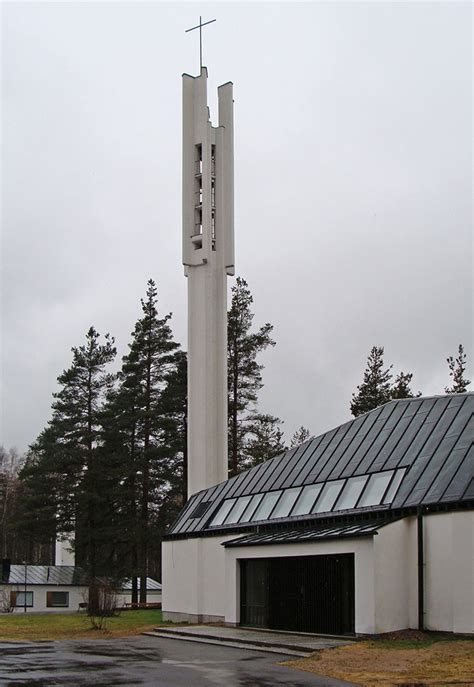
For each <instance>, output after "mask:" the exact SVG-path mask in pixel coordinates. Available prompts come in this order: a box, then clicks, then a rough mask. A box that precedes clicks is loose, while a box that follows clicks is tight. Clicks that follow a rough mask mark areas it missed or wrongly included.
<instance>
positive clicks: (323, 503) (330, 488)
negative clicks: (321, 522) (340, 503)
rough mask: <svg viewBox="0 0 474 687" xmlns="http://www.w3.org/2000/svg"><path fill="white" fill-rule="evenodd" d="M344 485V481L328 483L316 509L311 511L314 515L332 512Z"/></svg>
mask: <svg viewBox="0 0 474 687" xmlns="http://www.w3.org/2000/svg"><path fill="white" fill-rule="evenodd" d="M343 484H344V480H343V479H339V480H336V481H335V482H326V484H325V485H324V489H323V490H322V492H321V494H320V496H319V498H318V500H317V502H316V504H315V506H314V508H313V509H312V510H311V512H312V513H326V512H327V511H330V510H331V509H332V507H333V506H334V503H335V501H336V499H337V497H338V495H339V492H340V491H341V489H342V485H343Z"/></svg>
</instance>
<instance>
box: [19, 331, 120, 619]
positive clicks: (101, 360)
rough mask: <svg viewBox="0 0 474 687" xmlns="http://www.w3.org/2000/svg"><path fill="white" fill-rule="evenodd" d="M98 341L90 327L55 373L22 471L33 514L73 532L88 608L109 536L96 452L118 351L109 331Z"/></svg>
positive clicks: (103, 476)
mask: <svg viewBox="0 0 474 687" xmlns="http://www.w3.org/2000/svg"><path fill="white" fill-rule="evenodd" d="M99 339H100V335H99V334H98V332H97V331H96V330H95V329H94V327H91V328H90V329H89V331H88V332H87V334H86V343H85V345H83V346H79V347H74V348H73V349H72V353H73V359H72V364H71V367H69V368H68V369H67V370H65V371H64V372H63V373H62V374H61V375H60V376H59V377H58V383H59V385H60V387H61V388H60V390H59V391H58V392H57V393H55V394H53V397H54V399H55V400H54V402H53V405H52V409H53V414H52V418H51V420H50V422H49V424H48V426H47V427H46V429H45V430H43V432H42V433H41V434H40V436H39V437H38V439H37V441H36V442H35V444H34V445H33V446H32V448H31V453H30V456H29V458H28V460H27V462H26V465H25V467H24V468H23V470H22V472H21V477H22V480H23V481H24V484H25V489H26V491H27V495H28V500H29V503H30V505H31V504H32V503H34V502H35V501H36V503H37V504H38V505H39V506H40V507H39V508H38V509H37V510H36V511H35V516H36V517H37V518H38V520H39V521H40V522H42V524H43V526H45V527H46V526H47V525H48V523H49V526H51V520H52V513H53V512H54V521H55V524H56V526H57V528H58V531H59V532H60V533H62V534H67V533H68V532H74V533H75V537H76V555H77V554H78V553H79V557H80V558H81V559H82V560H81V563H82V564H83V565H84V567H85V568H86V570H87V572H88V574H89V577H90V579H91V586H90V589H89V607H90V609H91V610H92V611H93V610H94V606H95V604H96V602H97V599H96V596H95V593H94V590H95V588H96V587H95V580H96V579H97V576H98V575H99V574H101V573H102V572H104V571H105V567H106V566H105V565H104V549H105V547H106V545H107V542H108V541H109V540H110V532H109V531H108V529H107V525H106V524H107V522H108V518H107V515H108V513H107V511H106V508H107V504H106V500H105V498H104V494H105V493H106V489H105V488H104V481H105V482H106V481H107V480H108V479H109V475H108V469H107V465H104V462H103V457H102V456H101V453H100V447H101V432H102V427H101V412H102V404H103V400H104V397H105V395H106V393H107V392H108V390H109V389H110V387H111V385H112V384H113V381H114V376H113V375H111V374H110V373H108V372H106V367H107V365H108V364H109V363H110V362H111V361H112V360H113V359H114V357H115V353H116V350H115V347H114V340H113V338H111V337H110V336H109V335H108V334H107V335H106V336H105V342H104V343H103V344H101V343H100V341H99ZM43 499H44V506H43V507H41V500H43ZM38 502H39V503H38Z"/></svg>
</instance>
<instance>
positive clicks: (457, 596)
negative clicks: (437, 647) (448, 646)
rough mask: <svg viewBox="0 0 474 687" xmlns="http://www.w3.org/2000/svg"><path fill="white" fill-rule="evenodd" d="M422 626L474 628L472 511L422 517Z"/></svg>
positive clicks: (456, 629)
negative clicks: (423, 611)
mask: <svg viewBox="0 0 474 687" xmlns="http://www.w3.org/2000/svg"><path fill="white" fill-rule="evenodd" d="M424 556H425V627H426V629H428V630H444V631H447V632H461V633H473V632H474V512H473V511H458V512H455V513H439V514H434V515H430V516H428V517H425V518H424Z"/></svg>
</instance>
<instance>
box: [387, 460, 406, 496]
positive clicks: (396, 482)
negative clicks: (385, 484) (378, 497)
mask: <svg viewBox="0 0 474 687" xmlns="http://www.w3.org/2000/svg"><path fill="white" fill-rule="evenodd" d="M404 474H405V468H401V469H400V470H397V471H396V473H395V477H394V478H393V480H392V483H391V484H390V487H389V489H388V491H387V494H386V496H385V498H384V500H383V502H384V503H392V501H393V499H394V498H395V496H396V493H397V491H398V487H399V486H400V482H401V481H402V479H403V475H404Z"/></svg>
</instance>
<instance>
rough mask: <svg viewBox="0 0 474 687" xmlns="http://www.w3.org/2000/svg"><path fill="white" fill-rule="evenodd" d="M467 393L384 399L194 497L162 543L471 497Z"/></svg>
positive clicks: (470, 400) (473, 404) (473, 424)
mask: <svg viewBox="0 0 474 687" xmlns="http://www.w3.org/2000/svg"><path fill="white" fill-rule="evenodd" d="M473 411H474V394H454V395H446V396H434V397H429V398H411V399H400V400H394V401H390V402H389V403H387V404H385V405H383V406H380V407H379V408H376V409H375V410H372V411H370V412H368V413H365V414H364V415H361V416H359V417H357V418H355V419H354V420H351V421H349V422H346V423H345V424H343V425H340V426H339V427H336V428H335V429H332V430H330V431H329V432H325V433H324V434H321V435H320V436H318V437H316V438H314V439H312V440H309V441H306V442H304V443H303V444H301V445H300V446H298V447H295V448H293V449H290V450H289V451H286V452H285V453H283V454H281V455H279V456H277V457H276V458H273V459H272V460H269V461H266V462H265V463H262V464H260V465H258V466H257V467H255V468H252V469H250V470H247V471H245V472H243V473H241V474H239V475H237V476H235V477H232V478H231V479H228V480H226V481H225V482H222V483H220V484H218V485H216V486H213V487H210V488H209V489H205V490H203V491H200V492H198V493H197V494H194V495H193V496H192V497H191V498H190V499H189V501H188V502H187V504H186V506H185V507H184V508H183V510H182V511H181V513H180V515H179V516H178V519H177V520H176V522H175V523H174V525H173V526H172V527H171V529H170V530H169V532H168V534H167V538H175V537H189V536H201V535H202V534H203V533H206V534H212V533H215V532H219V533H222V532H223V531H228V530H230V531H235V530H240V529H244V530H245V529H247V530H248V528H249V527H255V525H256V524H258V525H259V526H260V525H262V526H267V525H276V524H285V525H293V524H297V525H298V526H303V525H307V524H308V521H314V520H318V519H321V518H327V517H329V516H331V517H334V516H343V515H346V516H347V515H357V516H364V515H365V516H366V515H367V514H368V513H379V514H380V513H382V512H390V511H394V510H396V511H400V510H402V511H403V510H405V511H407V510H408V509H413V508H415V507H419V506H431V507H433V508H434V507H441V506H444V507H448V506H450V507H458V506H459V505H461V504H465V505H468V503H469V502H472V501H473V499H474V478H473V463H474V461H473V458H474V451H473V436H474V431H473V429H474V421H473Z"/></svg>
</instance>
